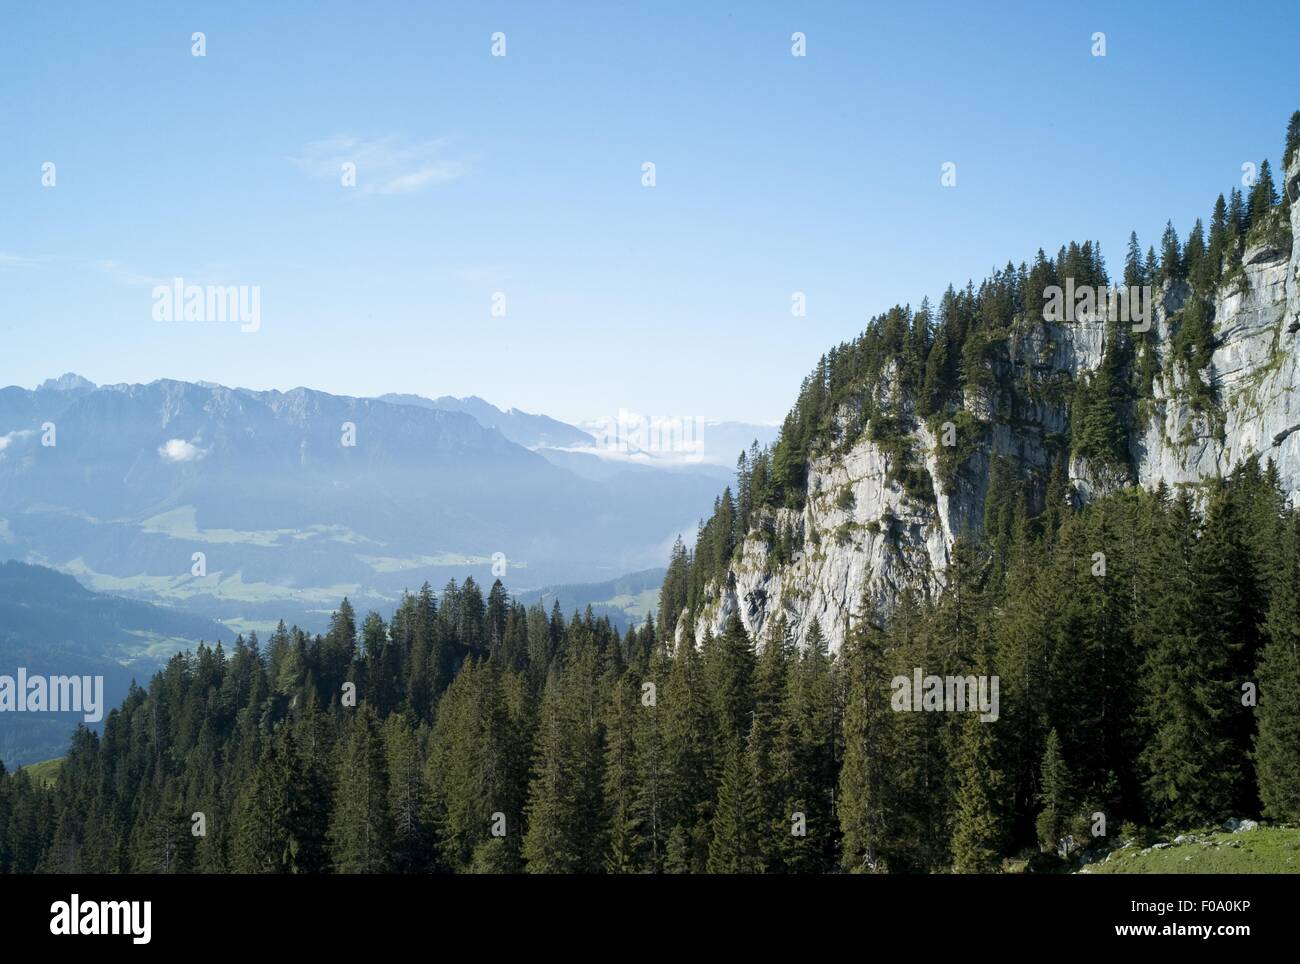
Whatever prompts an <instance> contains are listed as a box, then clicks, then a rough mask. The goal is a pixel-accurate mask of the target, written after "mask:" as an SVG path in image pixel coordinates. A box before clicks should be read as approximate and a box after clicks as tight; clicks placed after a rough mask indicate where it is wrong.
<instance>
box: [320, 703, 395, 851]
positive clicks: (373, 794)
mask: <svg viewBox="0 0 1300 964" xmlns="http://www.w3.org/2000/svg"><path fill="white" fill-rule="evenodd" d="M336 779H337V787H338V789H337V792H336V797H335V799H336V804H335V809H334V816H333V821H332V822H331V824H330V848H331V854H332V857H333V864H334V869H335V870H337V871H338V872H339V873H343V874H379V873H385V872H387V871H389V870H390V869H391V867H392V854H393V846H392V845H393V822H392V813H391V810H390V801H389V786H388V761H387V759H386V753H385V747H384V734H383V730H382V729H381V728H380V725H379V721H378V719H377V718H376V717H375V714H374V711H373V710H372V709H371V708H370V706H369V704H367V703H362V704H361V705H360V706H358V707H357V708H356V709H355V710H354V711H353V712H352V716H351V718H350V719H349V720H348V722H347V725H346V727H345V735H344V738H343V742H342V743H341V744H339V756H338V776H337V778H336Z"/></svg>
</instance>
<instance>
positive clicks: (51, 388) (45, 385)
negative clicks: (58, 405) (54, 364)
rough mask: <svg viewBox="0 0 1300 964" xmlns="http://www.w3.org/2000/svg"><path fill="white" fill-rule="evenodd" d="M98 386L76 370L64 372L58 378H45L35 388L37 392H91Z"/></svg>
mask: <svg viewBox="0 0 1300 964" xmlns="http://www.w3.org/2000/svg"><path fill="white" fill-rule="evenodd" d="M98 387H99V386H97V385H96V384H95V383H94V382H92V381H91V380H90V379H88V378H82V377H81V376H80V375H78V374H77V373H76V372H65V373H64V374H62V375H60V376H59V377H58V378H47V379H45V381H43V382H41V384H40V385H39V386H38V387H37V389H36V390H37V391H38V392H79V391H92V392H93V391H94V390H95V389H96V388H98Z"/></svg>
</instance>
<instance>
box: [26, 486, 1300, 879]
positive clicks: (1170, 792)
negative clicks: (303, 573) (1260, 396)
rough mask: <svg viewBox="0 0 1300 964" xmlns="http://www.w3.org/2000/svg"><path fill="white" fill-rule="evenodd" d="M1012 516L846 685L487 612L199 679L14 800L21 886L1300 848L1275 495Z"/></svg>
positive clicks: (809, 657)
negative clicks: (1126, 849)
mask: <svg viewBox="0 0 1300 964" xmlns="http://www.w3.org/2000/svg"><path fill="white" fill-rule="evenodd" d="M994 493H995V494H993V495H991V496H990V499H989V501H988V505H987V508H986V511H987V516H988V526H987V532H988V533H989V535H988V538H987V539H985V540H983V541H982V542H980V543H978V544H962V545H961V546H960V547H959V550H958V552H957V553H956V556H955V559H954V571H953V579H952V584H951V589H950V591H949V592H948V593H946V594H944V595H943V596H942V598H941V599H939V600H938V601H937V602H936V603H934V604H929V603H923V602H921V601H919V600H911V601H909V602H908V604H907V605H905V606H904V607H902V608H901V609H900V611H899V612H898V614H897V616H896V618H895V619H894V620H893V621H892V622H891V623H890V625H889V626H888V627H887V628H886V627H883V626H879V625H876V624H873V623H872V622H870V621H869V620H859V621H855V622H854V623H853V625H852V626H851V627H850V631H849V637H848V639H849V642H848V645H846V647H845V648H844V649H843V650H842V651H841V652H840V653H839V654H836V655H831V654H829V653H828V652H827V650H826V647H825V646H824V645H813V646H811V647H808V648H807V649H805V650H804V651H802V652H796V651H794V649H793V648H792V647H791V646H790V645H788V644H787V645H781V646H767V647H764V648H763V649H762V650H761V652H757V653H756V652H755V648H754V646H753V644H752V643H751V641H750V639H749V638H748V637H747V635H746V633H745V632H744V629H743V627H742V626H741V625H740V623H739V621H738V620H732V622H731V624H730V626H729V627H728V629H727V631H726V633H724V634H723V635H721V636H719V637H716V638H714V637H709V638H708V639H706V641H705V643H704V645H703V646H701V647H700V648H699V649H698V650H696V649H694V648H692V647H690V646H683V647H679V648H678V649H677V651H676V652H672V651H670V647H668V646H666V645H665V641H664V639H663V637H662V636H661V635H659V634H658V633H657V632H656V630H655V628H654V627H653V624H650V623H648V624H647V625H646V626H645V627H643V628H640V629H635V630H632V631H630V632H629V633H627V634H626V635H623V636H620V634H619V633H617V632H616V631H614V630H612V629H611V628H610V626H609V625H608V623H607V622H606V621H604V620H596V619H593V618H592V617H590V615H588V616H580V615H576V614H575V615H574V616H573V617H572V618H570V619H568V620H565V619H564V618H562V617H561V614H560V613H559V612H558V611H552V612H551V613H550V614H549V616H548V615H547V614H546V613H544V612H543V610H542V609H541V608H540V607H534V608H532V609H530V610H525V609H524V608H522V607H521V606H519V605H516V604H512V603H511V602H510V601H509V600H508V599H507V598H506V596H505V593H504V591H503V590H502V589H501V587H500V586H499V585H497V586H494V587H493V588H492V590H491V591H490V592H489V593H488V595H487V599H486V600H484V598H483V595H482V592H481V590H480V589H479V588H478V587H477V586H476V585H475V584H474V583H473V581H472V580H466V581H465V583H464V584H462V585H459V586H457V585H455V584H454V583H453V584H451V585H448V586H447V587H446V589H445V590H444V591H443V592H442V593H441V594H438V595H435V594H434V593H433V592H432V591H430V589H429V588H428V587H427V586H426V587H425V588H424V589H423V590H422V591H421V592H420V593H419V594H418V595H415V596H408V597H407V598H406V599H405V600H404V602H403V603H402V605H401V606H400V607H399V608H398V609H397V611H396V612H395V613H393V614H392V617H391V619H390V620H389V621H388V622H385V621H384V620H383V619H382V618H381V617H380V616H379V615H378V614H375V613H371V614H368V615H367V616H366V617H365V618H364V619H363V620H362V621H361V623H360V625H359V626H358V625H357V622H356V616H355V614H354V613H353V612H352V609H351V607H350V606H349V605H348V604H347V603H346V601H345V602H344V603H343V604H342V605H340V607H339V610H338V612H337V613H336V615H335V616H334V619H333V622H332V626H331V629H330V631H329V633H328V634H326V635H324V636H320V637H316V638H312V639H309V638H307V637H306V636H305V635H304V634H302V633H301V632H299V631H297V630H293V629H283V628H282V629H281V630H279V631H277V632H276V633H275V634H274V636H272V637H271V638H270V639H268V640H266V642H265V644H263V643H261V642H259V641H258V640H256V639H254V638H250V639H248V640H242V639H241V640H240V641H238V642H237V643H236V644H235V646H234V648H233V649H232V650H231V651H229V652H226V651H224V650H223V649H222V648H221V647H219V646H218V647H217V648H215V649H213V648H208V647H206V646H205V647H200V649H199V650H198V651H197V652H196V653H192V654H188V655H178V656H177V657H175V658H174V659H173V660H172V661H171V663H170V664H169V665H168V666H167V668H166V669H165V670H164V671H163V672H160V673H159V674H158V675H157V676H156V677H155V678H154V679H153V680H152V682H151V683H150V685H149V687H148V689H136V690H134V691H133V692H132V693H131V694H130V696H129V697H128V698H127V700H126V701H125V703H124V705H123V706H122V707H121V709H119V710H117V711H115V712H114V713H113V714H112V715H111V717H110V718H109V720H108V722H107V724H106V726H105V728H104V733H103V736H102V737H100V736H98V735H95V734H93V733H90V732H87V731H84V730H83V731H81V732H79V733H78V735H77V737H76V738H75V740H74V741H73V745H72V747H71V749H70V751H69V753H68V756H67V759H66V760H65V762H64V764H63V767H62V771H61V774H60V778H59V781H58V783H57V785H56V786H54V787H53V788H49V789H45V788H41V787H38V786H35V785H33V783H32V781H30V780H29V779H28V778H27V777H26V775H25V774H24V773H23V772H22V771H18V772H17V773H16V774H12V775H9V776H7V777H5V778H4V779H3V780H0V867H2V868H3V869H4V870H7V871H18V872H25V871H35V870H46V871H59V870H83V871H157V872H171V871H189V870H197V871H207V872H219V871H239V872H243V871H247V872H316V871H326V870H333V871H338V872H377V871H394V872H427V871H444V872H469V871H518V870H527V871H543V872H544V871H552V872H575V871H576V872H600V871H611V872H705V871H713V872H747V871H755V872H757V871H768V872H805V871H807V872H829V871H835V870H841V869H842V870H852V871H857V870H877V871H879V870H888V871H948V870H956V871H980V870H990V869H996V868H997V867H999V865H1000V863H1001V861H1002V859H1003V858H1004V857H1007V856H1013V855H1016V854H1026V853H1035V852H1036V851H1037V849H1038V844H1039V843H1042V844H1043V845H1045V846H1047V847H1048V848H1049V849H1057V848H1059V847H1060V846H1062V844H1061V841H1062V840H1063V839H1064V838H1066V837H1073V839H1074V840H1075V841H1086V842H1087V844H1088V845H1091V844H1094V843H1101V842H1103V841H1101V840H1094V839H1092V838H1091V837H1090V828H1091V827H1092V826H1093V825H1094V822H1095V818H1094V817H1093V816H1092V815H1093V814H1094V813H1095V812H1102V813H1104V814H1105V815H1106V826H1107V827H1108V828H1109V829H1108V831H1107V834H1108V838H1117V836H1118V834H1119V832H1120V829H1121V827H1123V826H1124V825H1125V824H1133V825H1153V826H1156V827H1176V828H1187V827H1195V826H1199V825H1203V824H1209V823H1215V822H1218V821H1220V820H1222V819H1224V818H1226V817H1228V816H1238V817H1241V816H1251V815H1254V816H1258V815H1261V814H1262V815H1263V816H1265V817H1267V818H1271V819H1275V820H1290V821H1296V820H1300V515H1298V514H1297V513H1296V512H1295V511H1294V510H1291V509H1288V508H1286V507H1285V506H1284V500H1283V498H1282V495H1281V493H1280V492H1279V491H1278V488H1277V486H1276V480H1275V477H1274V476H1273V474H1272V472H1271V470H1270V468H1269V467H1264V468H1262V469H1261V468H1260V467H1259V466H1258V465H1256V464H1254V463H1252V464H1251V467H1250V468H1249V470H1245V471H1242V472H1239V473H1237V474H1236V475H1235V476H1234V477H1233V478H1231V479H1230V480H1227V481H1225V482H1224V483H1222V484H1218V485H1215V486H1214V487H1213V491H1212V492H1211V493H1210V494H1209V496H1208V499H1207V506H1206V509H1205V511H1204V514H1203V515H1200V514H1198V513H1197V512H1196V511H1195V510H1194V508H1193V505H1192V501H1191V500H1190V499H1189V498H1188V496H1187V495H1186V494H1179V495H1172V494H1170V493H1167V492H1158V493H1155V494H1147V493H1143V492H1141V491H1126V492H1124V493H1121V494H1118V495H1116V496H1112V497H1108V498H1106V499H1103V500H1101V501H1099V502H1098V503H1096V504H1094V505H1092V506H1090V507H1088V508H1086V509H1083V510H1081V511H1074V510H1071V509H1069V508H1068V507H1066V506H1064V505H1061V504H1053V505H1052V506H1051V507H1050V508H1049V509H1048V510H1047V511H1045V512H1042V513H1038V514H1037V515H1034V514H1032V513H1030V512H1029V511H1028V510H1027V508H1026V504H1025V500H1024V498H1023V490H1022V489H1021V488H1019V487H1018V486H1017V485H1015V484H1009V485H1006V486H999V487H997V488H995V490H994ZM1096 553H1104V565H1103V566H1102V567H1101V568H1100V569H1099V567H1098V557H1097V556H1096ZM914 667H923V668H924V671H925V672H926V673H937V674H947V673H960V674H965V673H972V674H997V675H998V676H1000V678H1001V707H1000V716H999V719H998V721H997V722H996V723H980V722H978V717H976V716H975V715H973V714H969V713H965V714H964V713H897V712H894V711H893V710H891V701H890V680H891V678H892V677H893V676H895V675H899V674H901V675H910V674H911V672H912V670H913V668H914ZM348 684H355V696H356V700H355V706H353V705H348V704H350V703H351V700H350V698H349V697H348V693H349V691H350V687H349V686H348ZM1246 684H1252V685H1254V686H1257V687H1258V706H1253V705H1250V704H1251V703H1252V701H1251V700H1247V699H1243V694H1244V693H1245V692H1246V691H1247V690H1248V689H1250V687H1248V686H1247V685H1246ZM196 814H202V815H203V827H202V829H203V830H204V834H203V835H202V836H196V835H195V834H194V832H193V831H194V828H195V827H196V826H197V825H196V823H195V820H196V819H197V818H196V817H195V815H196ZM799 829H805V830H806V832H805V833H804V834H803V835H801V834H800V833H798V830H799ZM494 831H495V832H496V834H499V835H494ZM1132 832H1133V831H1132V829H1131V828H1126V829H1125V833H1129V834H1131V833H1132ZM1066 849H1069V848H1068V845H1067V846H1066ZM1037 859H1039V860H1041V859H1044V858H1037Z"/></svg>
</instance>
